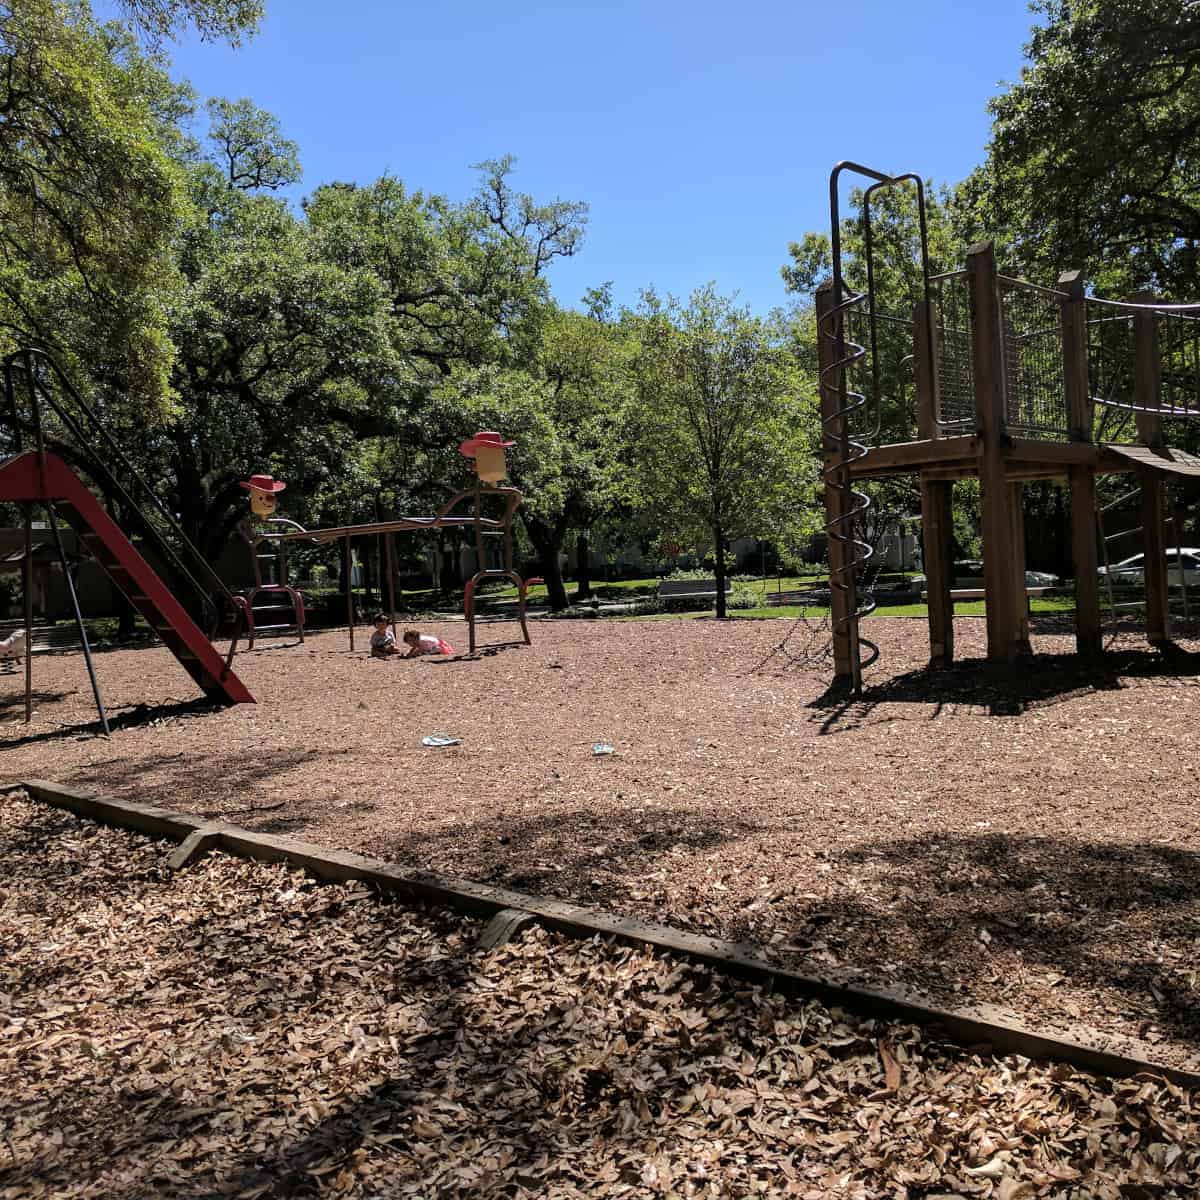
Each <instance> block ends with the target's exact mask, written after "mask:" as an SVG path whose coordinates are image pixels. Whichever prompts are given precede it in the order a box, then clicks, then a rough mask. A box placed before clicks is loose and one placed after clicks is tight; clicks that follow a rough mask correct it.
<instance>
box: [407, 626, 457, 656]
mask: <svg viewBox="0 0 1200 1200" xmlns="http://www.w3.org/2000/svg"><path fill="white" fill-rule="evenodd" d="M404 642H405V645H407V646H408V653H407V654H406V655H405V658H419V657H420V656H421V655H422V654H453V653H454V647H453V646H452V645H450V643H449V642H448V641H446V639H445V638H440V637H435V636H434V635H433V634H432V633H419V632H418V631H417V630H415V629H407V630H405V632H404Z"/></svg>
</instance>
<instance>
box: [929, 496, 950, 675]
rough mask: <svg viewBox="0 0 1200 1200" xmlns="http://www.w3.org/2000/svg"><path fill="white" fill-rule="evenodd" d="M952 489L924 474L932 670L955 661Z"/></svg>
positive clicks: (930, 659) (930, 660)
mask: <svg viewBox="0 0 1200 1200" xmlns="http://www.w3.org/2000/svg"><path fill="white" fill-rule="evenodd" d="M953 487H954V485H953V484H952V483H950V482H949V481H944V480H932V479H929V478H927V477H926V474H925V473H924V472H922V474H921V543H922V557H923V559H924V567H925V580H926V583H925V590H926V593H927V597H928V602H929V662H930V664H931V665H932V666H949V665H950V664H951V663H952V662H953V661H954V601H953V600H952V599H951V596H950V590H951V588H952V587H953V586H954V561H953V560H954V550H953V539H954V523H953V514H952V508H951V496H952V489H953Z"/></svg>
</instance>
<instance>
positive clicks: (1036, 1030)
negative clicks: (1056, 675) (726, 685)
mask: <svg viewBox="0 0 1200 1200" xmlns="http://www.w3.org/2000/svg"><path fill="white" fill-rule="evenodd" d="M15 788H23V789H24V790H25V791H27V792H28V793H29V794H30V795H32V796H33V797H34V798H35V799H37V800H40V801H41V802H42V803H44V804H49V805H52V806H54V807H56V808H61V809H65V810H66V811H68V812H73V813H76V814H77V815H79V816H84V817H88V818H90V819H91V820H94V821H99V822H102V823H105V824H109V825H116V826H119V827H120V828H123V829H133V830H137V831H139V832H142V833H149V834H152V835H154V836H157V837H166V838H172V839H174V840H175V841H179V842H182V841H184V840H185V839H186V838H187V837H188V836H189V835H190V834H192V833H193V832H195V831H196V830H203V831H205V832H209V831H211V830H214V829H216V830H218V831H219V834H220V848H221V849H222V850H225V851H226V852H228V853H231V854H237V855H239V856H241V857H243V858H250V859H255V860H258V861H261V862H286V863H289V864H291V865H292V866H296V867H301V868H303V869H304V870H306V871H308V872H310V873H311V874H313V875H315V876H316V877H317V878H319V879H326V880H329V881H330V882H334V883H345V882H347V881H349V880H352V879H353V880H360V881H362V882H364V883H368V884H372V885H374V886H375V887H378V888H379V889H380V890H381V891H386V892H391V893H396V894H398V895H400V896H403V897H406V898H410V899H417V900H423V901H429V902H432V903H435V904H441V905H444V906H445V907H447V908H451V909H453V910H455V911H456V912H463V913H468V914H470V915H473V916H484V917H494V916H495V915H496V914H497V913H502V912H504V911H505V910H509V909H511V910H515V912H520V913H529V914H531V915H532V916H533V918H534V919H535V920H536V921H537V922H538V924H540V925H542V926H544V927H545V928H547V929H551V930H554V931H555V932H557V933H562V934H565V935H567V936H569V937H579V938H593V937H597V936H599V937H603V938H611V939H613V940H615V941H618V942H622V943H624V944H626V945H631V946H638V947H644V948H648V949H652V950H655V951H666V952H668V953H671V954H678V955H680V956H682V957H685V958H687V959H689V960H691V961H693V962H699V963H703V964H704V965H705V966H708V967H711V968H712V969H714V970H717V971H720V972H723V973H725V974H730V975H735V976H739V977H741V978H745V979H749V980H751V981H752V982H755V983H758V984H761V985H762V986H765V987H772V988H775V989H777V990H781V991H785V992H788V993H790V994H795V995H801V996H812V997H814V998H816V999H818V1000H821V1001H822V1002H823V1003H825V1004H831V1005H841V1006H842V1007H845V1008H848V1009H851V1010H853V1011H855V1012H859V1013H863V1014H865V1015H868V1016H877V1017H882V1018H885V1019H887V1020H899V1021H912V1022H914V1023H916V1024H920V1025H936V1026H938V1027H940V1028H941V1029H944V1030H945V1031H946V1033H947V1034H948V1035H949V1036H950V1037H952V1038H953V1039H954V1040H955V1041H957V1042H959V1043H960V1044H962V1045H965V1046H978V1045H981V1044H988V1045H990V1046H992V1047H993V1048H994V1049H995V1050H996V1051H997V1052H999V1053H1006V1054H1022V1055H1025V1056H1026V1057H1028V1058H1040V1059H1049V1060H1051V1061H1058V1062H1067V1063H1071V1064H1072V1065H1073V1066H1076V1067H1079V1068H1082V1069H1083V1070H1086V1071H1093V1072H1096V1073H1098V1074H1101V1075H1110V1076H1126V1075H1136V1074H1138V1073H1140V1072H1143V1071H1148V1072H1152V1073H1153V1074H1156V1075H1162V1076H1164V1077H1166V1078H1169V1079H1172V1080H1174V1081H1175V1082H1177V1083H1181V1084H1183V1085H1184V1086H1186V1087H1198V1086H1200V1064H1198V1065H1197V1067H1196V1068H1195V1069H1191V1068H1187V1067H1174V1066H1170V1065H1167V1064H1165V1063H1158V1062H1155V1061H1154V1060H1153V1059H1151V1058H1150V1049H1149V1047H1147V1046H1145V1045H1144V1044H1143V1043H1141V1042H1137V1041H1134V1040H1133V1039H1128V1038H1121V1037H1117V1036H1114V1035H1112V1034H1107V1033H1104V1032H1102V1031H1100V1030H1097V1029H1092V1028H1089V1027H1087V1026H1084V1025H1073V1026H1071V1027H1070V1028H1067V1029H1063V1030H1052V1029H1050V1028H1048V1027H1047V1026H1046V1025H1045V1024H1044V1023H1042V1022H1039V1023H1038V1024H1037V1025H1036V1026H1035V1025H1032V1024H1029V1023H1027V1022H1025V1021H1023V1020H1022V1019H1021V1018H1020V1017H1019V1016H1018V1015H1017V1014H1016V1013H1013V1012H1011V1011H1009V1010H1007V1009H1003V1008H999V1007H997V1006H996V1005H991V1004H978V1005H971V1006H969V1007H966V1008H959V1009H950V1008H943V1007H941V1006H940V1005H938V1004H936V1003H934V1002H933V1001H932V1000H930V999H929V998H927V997H925V996H923V995H921V993H919V992H917V991H914V990H912V989H908V988H904V987H900V986H895V985H889V986H886V987H877V988H876V987H866V986H863V985H862V983H860V982H859V981H858V980H859V976H858V975H857V973H855V972H854V971H852V970H849V969H846V968H828V967H825V966H823V965H819V964H816V963H813V964H811V965H808V966H806V967H805V968H804V969H802V970H789V969H785V968H783V967H781V966H779V965H778V964H776V963H775V961H774V960H773V959H772V958H770V956H769V955H768V953H767V951H766V950H765V949H764V948H763V947H761V946H757V945H755V944H753V943H746V942H731V941H726V940H723V939H721V938H710V937H705V936H703V935H702V934H695V933H686V932H684V931H682V930H678V929H674V928H672V927H671V926H669V925H658V924H653V923H650V922H647V921H641V920H637V919H635V918H632V917H619V916H614V915H613V914H611V913H606V912H599V911H596V910H593V909H588V908H584V907H582V906H580V905H576V904H567V903H565V902H563V901H561V900H553V899H549V898H546V897H543V896H531V895H527V894H524V893H522V892H516V891H511V890H509V889H508V888H497V887H491V886H489V885H488V884H483V883H473V882H470V881H467V880H461V879H453V878H447V877H445V876H441V875H435V874H434V873H433V872H430V871H411V870H407V869H406V868H404V867H398V866H394V865H392V864H390V863H384V862H380V861H379V860H378V859H372V858H366V857H364V856H363V855H360V854H351V853H349V852H348V851H345V850H334V849H331V848H328V847H325V846H318V845H314V844H313V843H311V842H301V841H296V840H293V839H291V838H284V837H276V836H274V835H272V834H265V833H253V832H251V831H250V830H247V829H241V828H239V827H237V826H235V825H224V824H221V825H214V823H212V822H209V821H205V820H202V819H201V818H199V817H193V816H189V815H187V814H185V813H179V812H175V811H173V810H171V809H164V808H159V807H157V806H154V805H149V804H139V803H136V802H134V801H130V800H115V799H110V798H108V797H102V796H95V795H91V794H89V793H87V792H83V791H80V790H79V789H77V788H72V787H67V786H65V785H62V784H56V783H51V782H48V781H46V780H39V779H32V780H27V781H23V782H20V783H16V784H12V785H10V787H9V789H8V790H13V789H15ZM510 919H512V918H510Z"/></svg>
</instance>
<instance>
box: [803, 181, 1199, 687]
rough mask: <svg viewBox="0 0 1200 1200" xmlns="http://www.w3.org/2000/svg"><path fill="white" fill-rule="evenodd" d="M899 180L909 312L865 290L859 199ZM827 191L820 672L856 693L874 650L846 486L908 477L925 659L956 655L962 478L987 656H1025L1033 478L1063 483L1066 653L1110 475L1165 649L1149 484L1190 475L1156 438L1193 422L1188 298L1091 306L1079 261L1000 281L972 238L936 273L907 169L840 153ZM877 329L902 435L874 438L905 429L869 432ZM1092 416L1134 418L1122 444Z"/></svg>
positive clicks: (1079, 624) (1160, 485)
mask: <svg viewBox="0 0 1200 1200" xmlns="http://www.w3.org/2000/svg"><path fill="white" fill-rule="evenodd" d="M843 174H851V175H858V176H861V177H865V178H866V179H868V180H870V181H871V182H870V183H869V185H868V186H867V187H866V188H865V190H864V193H863V200H862V205H863V208H862V214H863V229H864V247H865V258H866V277H867V284H866V288H865V290H864V291H860V292H855V291H853V290H852V289H850V288H849V287H848V286H847V284H846V280H845V277H844V273H843V263H842V249H841V217H840V213H839V190H838V189H839V181H840V179H841V177H842V175H843ZM903 186H911V187H913V188H914V189H915V190H916V194H917V206H918V214H919V230H920V233H919V237H920V248H919V253H920V266H921V277H922V294H921V297H920V299H919V300H918V301H917V303H916V304H915V306H914V308H913V310H912V312H911V313H905V314H899V315H896V314H888V313H885V312H883V311H882V307H881V305H880V302H879V297H878V296H877V295H876V294H875V285H874V267H875V264H874V260H873V254H874V250H873V229H872V219H871V200H872V197H873V196H874V195H875V194H876V193H877V192H879V191H881V190H883V189H887V188H893V187H903ZM829 191H830V219H831V231H832V238H831V245H832V257H833V274H832V278H831V279H830V280H828V281H827V282H826V283H824V284H823V285H822V286H821V287H820V288H819V289H818V291H817V296H816V307H817V329H818V363H819V373H820V401H821V422H822V430H823V441H822V449H823V461H824V479H825V517H826V532H827V535H828V541H829V560H830V561H829V583H830V596H831V608H832V624H833V657H834V673H835V683H836V684H838V685H841V686H845V687H848V688H849V689H851V690H852V691H853V692H854V693H855V694H856V695H857V694H861V691H862V673H863V669H864V668H865V667H867V666H869V665H870V664H871V663H872V662H874V661H875V659H876V658H877V657H878V654H879V650H878V647H877V646H876V645H874V643H872V642H870V641H868V640H867V639H866V638H864V637H863V636H862V635H861V633H860V629H859V623H860V621H861V620H862V618H863V617H865V616H867V615H868V614H869V613H870V612H872V611H873V610H874V607H875V605H874V601H873V599H872V598H871V596H870V594H869V591H867V590H866V589H864V588H863V586H862V584H863V579H864V568H865V566H866V564H867V562H868V560H869V559H870V557H871V554H872V548H871V546H870V545H869V544H868V543H867V542H866V541H864V540H863V538H862V537H861V536H860V531H861V528H862V522H863V517H864V514H865V513H866V512H867V510H868V509H869V508H870V504H871V502H870V498H869V497H868V496H867V494H866V493H865V492H863V491H861V490H860V489H859V487H858V486H857V485H859V484H860V483H861V482H862V481H865V480H871V479H879V478H884V477H887V476H894V475H899V474H905V473H907V474H915V475H917V476H918V477H919V481H920V491H921V516H922V539H923V549H924V563H925V574H926V579H927V585H926V588H927V595H928V604H929V643H930V662H931V664H932V665H947V664H949V663H950V662H951V661H952V660H953V657H954V624H953V599H954V598H953V596H952V587H953V549H952V521H951V489H952V486H953V483H954V481H955V480H958V479H967V478H977V479H978V480H979V483H980V492H981V526H982V541H983V562H984V594H985V605H986V620H987V653H988V658H989V659H991V660H994V661H1000V662H1012V661H1013V660H1014V659H1015V658H1016V657H1017V656H1018V655H1020V654H1022V653H1024V652H1027V651H1028V650H1029V615H1028V607H1027V596H1026V589H1025V544H1024V519H1023V509H1022V487H1023V485H1024V483H1026V482H1027V481H1030V480H1042V479H1054V480H1061V479H1065V480H1066V481H1067V483H1068V486H1069V488H1070V511H1071V548H1072V558H1073V562H1074V570H1075V579H1076V597H1075V599H1076V607H1075V636H1076V644H1077V649H1078V650H1079V652H1080V653H1085V654H1095V653H1098V652H1100V650H1101V649H1102V624H1101V596H1100V573H1099V567H1100V562H1099V549H1101V548H1104V547H1106V546H1107V542H1108V541H1111V540H1112V539H1111V538H1107V539H1105V538H1104V535H1103V524H1102V520H1101V510H1102V508H1103V507H1109V506H1101V505H1098V504H1097V499H1096V477H1097V475H1098V474H1103V473H1117V472H1126V473H1133V474H1134V475H1135V476H1136V481H1137V486H1136V496H1137V499H1138V503H1139V511H1140V521H1141V524H1140V534H1141V549H1142V550H1143V551H1144V555H1145V558H1144V563H1145V572H1144V577H1145V601H1144V604H1145V618H1144V620H1145V630H1146V636H1147V639H1148V640H1149V642H1150V643H1151V644H1152V645H1154V646H1157V647H1159V648H1166V647H1168V646H1169V645H1170V615H1169V609H1168V578H1167V561H1166V554H1167V545H1166V539H1165V534H1164V519H1163V491H1164V483H1165V481H1166V480H1167V479H1168V478H1170V477H1171V476H1187V477H1191V478H1193V479H1195V478H1198V477H1200V458H1196V457H1193V456H1192V455H1190V454H1187V453H1185V452H1183V451H1181V450H1178V449H1172V448H1171V447H1170V446H1168V445H1167V443H1166V438H1165V433H1164V422H1165V421H1167V420H1171V419H1184V420H1186V419H1194V418H1198V417H1200V304H1162V303H1159V302H1157V301H1156V299H1155V298H1154V297H1153V296H1151V295H1148V294H1142V295H1139V296H1138V297H1137V298H1136V300H1135V301H1133V302H1126V301H1111V300H1102V299H1099V298H1097V297H1094V296H1089V295H1087V294H1086V292H1085V289H1084V283H1083V275H1082V272H1081V271H1078V270H1070V271H1066V272H1064V273H1063V274H1062V275H1061V276H1060V277H1059V279H1058V281H1057V284H1056V286H1055V287H1052V288H1049V287H1041V286H1038V285H1036V284H1032V283H1028V282H1025V281H1024V280H1020V279H1013V278H1009V277H1007V276H1005V275H1002V274H1000V273H999V271H998V270H997V266H996V260H995V254H994V250H993V247H992V244H991V243H990V242H981V243H978V244H976V245H974V246H972V247H970V249H969V250H968V251H967V256H966V257H967V261H966V267H965V269H962V270H956V271H950V272H947V273H942V274H933V273H932V272H931V270H930V265H929V254H928V245H927V238H926V226H925V203H924V189H923V185H922V182H921V178H920V176H918V175H916V174H911V173H910V174H903V175H886V174H883V173H881V172H878V171H875V170H872V169H871V168H869V167H863V166H861V165H859V164H856V163H851V162H842V163H839V164H838V165H837V166H836V167H835V168H834V169H833V172H832V174H831V176H830V184H829ZM885 324H889V325H890V326H891V327H892V328H893V329H894V328H895V327H897V326H899V327H901V328H903V329H907V331H908V332H909V334H910V335H911V363H912V367H913V373H914V376H915V380H916V412H915V428H908V429H899V430H897V429H891V428H889V429H888V431H887V432H888V435H889V436H893V437H895V436H897V435H899V436H900V437H903V438H904V439H905V440H894V441H884V440H882V437H881V434H882V432H883V422H882V418H881V413H882V405H881V399H882V396H881V385H880V375H881V362H880V349H879V346H880V340H881V338H880V330H881V328H882V327H883V326H884V325H885ZM860 330H861V331H862V332H861V333H860V332H859V331H860ZM856 338H857V339H860V340H856ZM1105 411H1108V412H1112V413H1117V414H1123V415H1124V416H1125V417H1127V418H1132V422H1129V421H1127V422H1126V424H1129V423H1132V424H1133V426H1134V427H1135V440H1134V441H1132V442H1130V443H1128V444H1124V443H1119V442H1118V441H1117V440H1116V439H1115V437H1114V438H1112V439H1111V440H1109V439H1108V438H1105V437H1104V436H1103V433H1102V432H1101V431H1102V430H1103V427H1104V424H1105V423H1104V422H1103V421H1100V422H1098V420H1097V417H1098V414H1101V413H1103V412H1105ZM1098 525H1099V526H1100V531H1101V536H1100V537H1099V538H1098V536H1097V527H1098ZM1130 532H1138V531H1137V530H1134V531H1130ZM1105 557H1106V558H1107V554H1106V555H1105ZM1110 603H1112V598H1111V593H1110ZM1114 607H1115V606H1114ZM1138 607H1141V605H1140V604H1139V605H1138Z"/></svg>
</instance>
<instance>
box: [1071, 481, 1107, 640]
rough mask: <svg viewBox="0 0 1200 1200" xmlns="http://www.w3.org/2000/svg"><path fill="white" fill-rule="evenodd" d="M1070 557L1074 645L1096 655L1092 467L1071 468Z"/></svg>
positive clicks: (1097, 614) (1098, 635)
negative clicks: (1072, 579)
mask: <svg viewBox="0 0 1200 1200" xmlns="http://www.w3.org/2000/svg"><path fill="white" fill-rule="evenodd" d="M1068 474H1069V477H1070V480H1071V560H1072V562H1073V563H1074V565H1075V648H1076V650H1078V651H1079V653H1080V654H1099V653H1100V651H1101V648H1102V641H1101V626H1100V577H1099V574H1098V571H1099V567H1100V564H1099V561H1098V559H1099V554H1098V553H1097V546H1096V473H1095V471H1094V470H1093V469H1092V468H1091V467H1085V466H1081V467H1071V468H1070V470H1069V472H1068Z"/></svg>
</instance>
